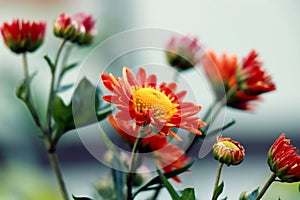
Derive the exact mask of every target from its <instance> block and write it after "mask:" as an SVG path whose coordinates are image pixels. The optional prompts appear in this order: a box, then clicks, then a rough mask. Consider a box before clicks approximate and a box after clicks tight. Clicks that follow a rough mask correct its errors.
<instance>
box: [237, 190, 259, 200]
mask: <svg viewBox="0 0 300 200" xmlns="http://www.w3.org/2000/svg"><path fill="white" fill-rule="evenodd" d="M258 189H259V188H257V189H255V190H254V191H252V192H251V193H250V192H243V193H242V194H241V195H240V198H239V200H255V199H256V197H257V195H258Z"/></svg>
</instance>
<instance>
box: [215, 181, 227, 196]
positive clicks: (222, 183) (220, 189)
mask: <svg viewBox="0 0 300 200" xmlns="http://www.w3.org/2000/svg"><path fill="white" fill-rule="evenodd" d="M223 188H224V182H223V181H222V182H221V183H220V185H218V187H217V188H216V189H215V191H214V194H213V199H214V200H217V199H218V197H219V196H220V194H221V193H222V192H223Z"/></svg>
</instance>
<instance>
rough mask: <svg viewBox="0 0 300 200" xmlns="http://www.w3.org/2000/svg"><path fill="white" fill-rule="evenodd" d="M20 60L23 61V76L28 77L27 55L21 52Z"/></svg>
mask: <svg viewBox="0 0 300 200" xmlns="http://www.w3.org/2000/svg"><path fill="white" fill-rule="evenodd" d="M22 61H23V71H24V77H25V78H27V77H29V71H28V62H27V56H26V53H25V52H24V53H22Z"/></svg>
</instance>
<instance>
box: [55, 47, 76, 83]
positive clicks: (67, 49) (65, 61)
mask: <svg viewBox="0 0 300 200" xmlns="http://www.w3.org/2000/svg"><path fill="white" fill-rule="evenodd" d="M72 47H73V45H72V44H69V45H68V46H67V47H66V50H65V54H64V57H63V59H62V65H61V66H62V67H63V68H62V69H61V70H62V72H60V73H59V75H58V79H57V83H56V87H59V86H60V83H61V80H62V78H63V76H64V75H65V73H64V67H65V66H66V64H67V61H68V59H69V57H70V54H71V50H72Z"/></svg>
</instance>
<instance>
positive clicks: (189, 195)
mask: <svg viewBox="0 0 300 200" xmlns="http://www.w3.org/2000/svg"><path fill="white" fill-rule="evenodd" d="M157 173H158V175H159V177H160V179H161V181H162V183H163V185H164V186H165V187H166V189H167V190H168V192H169V194H170V196H171V197H172V199H173V200H196V197H195V191H194V189H193V188H185V189H184V190H183V192H182V195H181V196H179V194H178V192H177V191H176V190H175V189H174V187H173V186H172V185H171V183H170V182H169V181H168V179H167V178H166V177H165V176H164V174H163V173H162V172H161V171H160V170H157Z"/></svg>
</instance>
